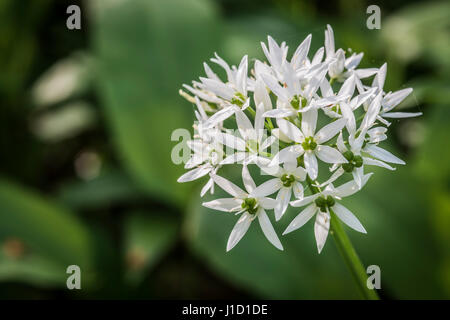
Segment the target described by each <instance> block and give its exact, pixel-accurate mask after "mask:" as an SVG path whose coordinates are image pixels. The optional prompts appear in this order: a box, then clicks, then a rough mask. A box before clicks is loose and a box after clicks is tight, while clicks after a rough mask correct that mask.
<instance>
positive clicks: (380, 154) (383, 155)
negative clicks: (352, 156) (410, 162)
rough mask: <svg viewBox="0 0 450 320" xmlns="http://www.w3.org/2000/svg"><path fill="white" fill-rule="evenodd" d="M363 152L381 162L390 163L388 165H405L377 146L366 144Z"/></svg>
mask: <svg viewBox="0 0 450 320" xmlns="http://www.w3.org/2000/svg"><path fill="white" fill-rule="evenodd" d="M363 151H365V152H367V153H368V154H370V155H371V156H372V157H374V158H377V159H380V160H382V161H386V162H390V163H396V164H405V161H403V160H402V159H399V158H397V157H396V156H394V155H393V154H392V153H390V152H389V151H387V150H385V149H383V148H380V147H378V146H375V145H370V144H368V145H367V146H366V147H365V148H364V150H363Z"/></svg>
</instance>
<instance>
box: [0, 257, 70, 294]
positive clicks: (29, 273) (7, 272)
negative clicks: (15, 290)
mask: <svg viewBox="0 0 450 320" xmlns="http://www.w3.org/2000/svg"><path fill="white" fill-rule="evenodd" d="M66 268H67V266H64V265H62V264H58V263H54V262H52V261H51V260H48V259H44V258H42V257H40V256H39V255H28V256H26V257H22V258H19V259H12V258H10V257H6V256H5V255H4V254H2V253H1V252H0V281H21V282H27V283H30V284H33V285H36V286H39V287H52V286H57V287H61V286H62V285H64V284H65V283H66V279H67V276H68V275H67V274H66Z"/></svg>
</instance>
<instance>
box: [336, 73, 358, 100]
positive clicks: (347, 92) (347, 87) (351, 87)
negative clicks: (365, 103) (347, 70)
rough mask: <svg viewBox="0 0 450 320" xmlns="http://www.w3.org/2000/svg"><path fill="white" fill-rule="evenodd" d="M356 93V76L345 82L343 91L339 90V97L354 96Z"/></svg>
mask: <svg viewBox="0 0 450 320" xmlns="http://www.w3.org/2000/svg"><path fill="white" fill-rule="evenodd" d="M354 91H355V76H354V75H351V76H350V77H349V78H348V79H347V80H345V82H344V83H343V84H342V87H341V89H340V90H339V93H338V95H340V96H341V95H342V96H350V97H351V96H352V95H353V92H354Z"/></svg>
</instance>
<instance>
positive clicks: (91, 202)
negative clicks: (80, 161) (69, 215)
mask: <svg viewBox="0 0 450 320" xmlns="http://www.w3.org/2000/svg"><path fill="white" fill-rule="evenodd" d="M58 198H59V200H60V201H61V202H62V203H64V204H65V205H67V206H69V207H71V208H74V209H95V208H99V207H104V206H108V205H111V204H115V203H120V202H125V201H135V200H137V199H140V198H144V192H143V191H142V190H140V189H139V188H137V187H136V186H135V184H134V183H133V181H132V180H131V179H130V178H129V177H128V176H127V175H126V174H124V173H122V172H120V171H118V170H109V171H106V172H103V173H102V174H101V175H100V176H98V177H96V178H94V179H92V180H88V181H76V182H72V183H68V184H66V185H65V186H64V187H63V188H61V190H60V192H59V195H58Z"/></svg>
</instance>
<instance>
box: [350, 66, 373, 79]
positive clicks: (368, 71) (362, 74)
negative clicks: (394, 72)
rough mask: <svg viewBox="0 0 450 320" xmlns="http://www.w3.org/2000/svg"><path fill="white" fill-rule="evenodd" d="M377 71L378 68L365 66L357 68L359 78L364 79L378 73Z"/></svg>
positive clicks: (356, 72)
mask: <svg viewBox="0 0 450 320" xmlns="http://www.w3.org/2000/svg"><path fill="white" fill-rule="evenodd" d="M377 71H378V69H377V68H365V69H358V70H355V74H356V76H357V77H358V78H360V79H364V78H368V77H371V76H373V75H374V74H375V73H377Z"/></svg>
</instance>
